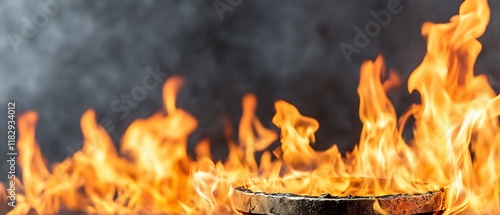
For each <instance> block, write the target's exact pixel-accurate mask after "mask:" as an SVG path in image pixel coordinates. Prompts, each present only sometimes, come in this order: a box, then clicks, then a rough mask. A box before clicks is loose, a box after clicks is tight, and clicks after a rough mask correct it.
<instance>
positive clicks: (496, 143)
mask: <svg viewBox="0 0 500 215" xmlns="http://www.w3.org/2000/svg"><path fill="white" fill-rule="evenodd" d="M489 16H490V10H489V7H488V4H487V1H486V0H466V1H464V3H463V4H462V5H461V7H460V11H459V14H458V15H456V16H454V17H452V18H451V20H450V22H449V23H444V24H435V23H425V24H424V25H423V27H422V34H423V36H425V37H426V38H427V51H428V53H427V54H426V56H425V57H424V59H423V61H422V63H421V64H420V66H418V67H417V68H416V69H415V71H414V72H413V73H412V74H411V76H410V78H409V80H408V90H409V91H410V92H413V91H417V92H418V93H419V94H420V96H421V102H420V103H418V104H413V105H412V106H411V107H410V108H409V109H408V111H407V112H406V113H404V114H403V115H402V116H400V117H399V118H398V116H397V114H396V111H395V109H394V107H393V106H392V104H391V102H390V100H389V98H388V97H387V95H386V92H387V91H389V90H391V89H392V88H395V87H397V86H400V85H401V84H402V83H403V81H402V80H401V79H400V77H399V76H398V75H397V73H396V72H395V71H394V70H391V69H388V68H385V65H384V59H383V57H382V56H379V57H378V58H377V59H376V60H374V61H366V62H364V63H363V64H362V66H361V75H360V82H359V86H358V89H357V91H358V94H359V99H360V107H359V117H360V120H361V122H362V124H363V128H362V131H361V135H360V139H359V143H358V144H357V145H356V147H355V148H354V150H353V151H351V152H349V153H347V154H346V155H345V156H342V154H341V153H340V152H339V150H338V148H337V146H336V145H333V146H332V147H331V148H330V149H328V150H326V151H321V152H320V151H316V150H314V149H313V148H312V147H311V144H313V143H314V142H315V136H314V134H315V132H316V131H317V130H318V129H319V123H318V121H317V120H315V119H313V118H311V117H307V116H304V115H302V114H301V113H300V112H299V110H298V109H297V108H296V107H295V106H293V105H292V104H289V103H287V102H286V101H283V100H280V101H277V102H276V103H275V109H276V115H275V116H274V117H273V119H272V122H273V123H274V124H275V125H276V126H277V127H278V128H279V129H280V142H281V145H280V146H279V147H278V148H275V149H271V148H270V146H271V144H272V143H273V142H274V141H275V140H276V139H277V137H278V135H277V133H276V132H274V131H272V130H270V129H267V128H265V127H264V126H263V125H262V123H261V122H260V121H259V119H258V118H257V116H256V115H255V110H256V108H257V98H256V97H255V96H254V95H253V94H248V95H245V96H244V97H243V100H242V106H243V113H242V116H241V120H240V124H239V131H238V141H236V142H235V141H233V140H232V136H233V135H232V131H231V125H230V124H229V123H226V128H225V135H226V137H227V145H228V148H229V154H228V156H227V159H226V160H223V161H217V160H213V158H212V156H211V153H210V142H209V141H208V139H203V140H202V141H201V142H200V143H198V144H197V146H196V148H195V153H196V156H195V158H192V157H191V156H190V155H188V153H187V151H186V148H187V143H188V137H189V135H190V134H191V133H192V132H193V131H194V130H195V129H196V127H197V121H196V119H195V118H194V117H193V116H191V115H190V114H189V113H188V112H186V111H184V110H182V109H180V108H177V107H176V95H177V92H178V91H179V90H180V87H181V86H182V84H183V82H184V81H183V79H182V78H180V77H177V76H176V77H171V78H169V79H168V80H167V82H166V83H165V85H164V88H163V94H164V108H165V109H164V111H162V112H158V113H156V114H154V115H152V116H151V117H149V118H146V119H138V120H136V121H134V122H133V123H132V124H131V125H130V126H129V128H128V129H127V131H126V132H125V134H124V136H123V139H122V141H121V143H120V147H119V150H117V149H116V148H115V146H114V144H113V142H112V141H111V139H110V137H109V135H108V134H107V133H106V131H105V130H104V128H102V127H101V126H100V125H98V124H97V123H96V119H95V118H96V116H95V112H94V111H93V110H92V109H91V110H88V111H86V112H85V113H84V114H83V116H82V119H81V128H82V133H83V136H84V144H83V147H82V149H81V150H80V151H78V152H76V153H75V154H74V155H72V156H70V157H68V158H67V159H66V160H64V161H63V162H61V163H58V164H55V165H54V166H53V167H52V168H49V167H48V166H47V165H46V163H45V160H44V158H43V156H42V154H41V151H40V148H39V147H38V145H37V143H36V140H35V124H36V122H37V114H36V113H35V112H28V113H25V114H23V115H22V116H21V117H20V118H19V123H18V124H19V132H20V134H21V135H20V138H19V140H18V143H17V144H18V149H19V157H18V160H19V165H20V167H21V169H22V184H21V183H20V182H18V183H16V185H17V186H18V187H17V190H18V191H19V192H18V193H17V194H16V199H17V206H16V207H15V208H14V209H12V210H11V211H10V212H9V214H28V213H38V214H56V213H61V212H64V211H75V212H85V213H90V214H96V213H99V214H102V213H105V214H106V213H109V214H144V213H146V214H148V213H163V214H165V213H166V214H171V213H174V214H223V213H238V212H236V211H235V209H234V205H233V203H232V198H231V197H232V192H233V189H234V188H235V187H236V186H240V185H244V184H247V185H248V186H249V188H250V189H252V190H253V191H262V192H286V193H294V194H299V195H321V194H323V193H329V194H330V195H333V196H346V195H356V196H373V195H387V194H400V193H406V194H417V193H425V192H428V191H434V190H438V189H441V188H446V190H447V193H448V195H447V198H448V199H447V201H446V202H447V205H446V208H447V209H446V211H445V212H444V213H445V214H457V213H480V214H481V213H482V214H496V213H500V124H499V119H498V117H499V115H500V96H497V95H496V94H495V92H494V91H493V90H492V88H491V87H490V85H489V84H488V81H487V78H486V77H485V76H482V75H475V74H474V70H473V68H474V63H475V60H476V59H477V56H478V54H479V52H480V51H481V44H480V43H479V42H478V40H477V38H478V37H480V36H481V35H482V34H483V33H484V31H485V29H486V26H487V24H488V21H489ZM386 71H389V73H388V76H387V77H386V74H385V73H386ZM382 79H386V80H384V81H382ZM410 117H412V118H414V119H415V123H414V124H413V138H412V139H411V140H410V141H407V140H406V139H405V138H404V136H403V130H404V128H405V127H406V124H407V121H408V119H409V118H410ZM257 152H262V153H261V157H260V159H259V158H258V157H257V156H256V155H257V154H260V153H257ZM257 160H259V162H257ZM0 186H1V184H0ZM0 190H2V192H1V193H0V201H2V202H5V201H7V198H6V195H7V194H6V193H5V191H4V188H2V189H0ZM373 207H374V210H375V211H377V212H380V213H381V214H385V213H388V212H386V211H383V209H382V208H381V207H380V205H379V204H378V202H375V204H374V205H373ZM389 213H390V212H389Z"/></svg>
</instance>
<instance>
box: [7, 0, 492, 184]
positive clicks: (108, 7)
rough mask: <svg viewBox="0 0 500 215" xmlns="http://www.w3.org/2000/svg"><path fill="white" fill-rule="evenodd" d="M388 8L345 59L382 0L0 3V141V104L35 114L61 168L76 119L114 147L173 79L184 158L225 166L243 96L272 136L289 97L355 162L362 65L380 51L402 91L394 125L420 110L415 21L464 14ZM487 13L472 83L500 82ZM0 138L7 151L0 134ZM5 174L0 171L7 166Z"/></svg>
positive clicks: (422, 2)
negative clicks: (186, 121)
mask: <svg viewBox="0 0 500 215" xmlns="http://www.w3.org/2000/svg"><path fill="white" fill-rule="evenodd" d="M391 1H392V2H394V1H396V2H398V3H400V4H401V5H400V7H401V8H402V11H401V12H400V13H398V14H392V17H391V20H390V22H389V23H388V24H387V25H386V26H385V27H381V30H380V33H378V34H377V35H376V36H374V37H372V38H371V40H370V42H369V43H368V45H367V47H364V48H361V49H360V51H359V53H354V54H352V55H350V60H348V59H347V58H346V57H345V55H344V54H343V52H342V49H341V48H340V44H341V43H342V42H345V43H348V44H354V37H355V36H356V31H355V30H354V28H355V27H359V28H361V29H364V27H365V25H366V24H367V23H368V22H370V21H373V20H375V18H374V17H373V16H372V14H371V13H370V12H371V11H374V12H379V11H381V10H387V7H388V3H389V1H388V0H371V1H353V0H336V1H295V0H292V1H286V2H285V1H265V0H252V1H249V0H216V1H180V0H178V1H173V0H168V1H159V0H158V1H154V0H144V1H140V2H139V1H133V0H126V1H125V0H124V1H72V0H58V1H56V0H0V36H1V37H0V56H1V57H0V92H1V95H0V104H2V107H4V108H5V109H4V110H2V111H0V112H1V115H0V116H1V117H2V118H1V119H2V120H3V122H4V123H0V130H1V131H6V129H7V128H6V123H5V122H6V121H7V119H6V113H7V108H6V106H7V105H6V104H7V102H8V101H15V102H16V103H17V111H18V113H22V112H26V111H28V110H34V111H36V112H38V113H39V123H38V126H37V134H36V136H37V139H38V142H39V145H40V146H41V149H42V152H43V154H44V155H45V156H46V157H47V159H48V161H49V162H59V161H62V160H63V159H64V158H65V157H67V156H69V155H71V154H72V153H74V151H76V150H78V149H79V148H80V147H81V145H80V144H81V141H82V134H81V130H80V124H79V121H80V117H81V115H82V114H83V113H84V111H85V110H87V109H89V108H94V109H95V110H96V112H97V115H98V121H100V122H104V123H107V125H108V128H109V129H108V130H109V133H110V135H111V137H112V138H113V140H114V142H115V144H116V145H118V143H119V141H120V137H121V136H122V134H123V133H124V131H125V129H126V128H127V126H128V125H129V124H130V123H131V122H132V121H133V120H134V119H137V118H143V117H148V116H150V115H151V114H153V113H155V112H157V111H159V110H160V109H161V108H162V98H161V90H162V87H161V85H162V84H163V81H164V80H166V78H167V77H168V76H171V75H181V76H183V77H184V78H185V79H186V83H185V85H184V87H183V88H182V90H181V91H180V93H179V96H178V100H177V106H178V107H180V108H182V109H185V110H187V111H188V112H190V113H192V114H193V115H194V116H195V117H196V118H197V119H198V122H199V123H198V129H197V130H196V131H195V132H194V133H193V134H192V135H191V137H190V139H189V146H190V148H189V151H190V152H192V151H193V146H194V145H196V143H197V142H199V141H200V140H201V139H202V138H210V140H211V142H212V150H213V153H214V154H215V156H216V158H219V159H223V157H224V155H225V154H226V153H227V148H226V145H225V140H224V136H223V132H222V128H223V126H224V123H223V120H222V119H223V118H227V119H228V120H229V121H230V122H231V124H232V126H233V130H234V131H237V127H238V122H239V118H240V115H241V112H242V110H241V98H242V96H243V95H245V94H246V93H255V94H256V95H257V97H258V110H257V116H258V117H259V118H260V119H261V121H262V124H263V125H264V126H266V127H268V128H272V129H275V130H277V129H276V128H275V127H273V125H272V123H271V118H272V116H273V114H274V108H273V103H274V101H276V100H278V99H284V100H286V101H288V102H290V103H292V104H294V105H295V106H297V108H298V109H299V110H300V111H301V113H302V114H304V115H307V116H311V117H313V118H315V119H317V120H318V121H319V123H320V129H319V131H318V132H317V142H316V144H315V145H314V147H315V148H316V149H318V150H324V149H326V148H329V147H330V146H331V145H332V144H337V145H338V146H339V148H340V150H341V151H342V152H346V151H350V150H351V149H352V148H353V146H354V144H356V142H357V141H358V139H359V134H360V130H361V123H360V121H359V118H358V105H359V101H358V99H359V98H358V96H357V93H356V88H357V85H358V79H359V68H360V65H361V63H362V62H363V61H365V60H368V59H374V58H375V57H376V56H377V55H378V54H379V53H383V54H384V56H385V58H386V61H387V64H388V66H389V67H391V68H394V69H396V70H397V71H398V72H399V74H400V75H401V78H402V79H403V81H404V82H403V84H402V86H401V87H400V88H398V89H396V90H393V91H391V94H390V95H389V96H390V98H391V100H392V101H393V104H394V105H395V107H396V109H397V111H398V114H402V113H403V112H404V111H405V110H406V109H407V108H408V107H409V105H410V104H411V103H412V102H414V101H416V100H417V99H418V95H415V94H413V95H411V94H409V93H408V92H407V90H406V80H407V78H408V76H409V74H410V72H411V71H412V70H413V69H415V67H416V66H417V65H418V64H419V63H420V62H421V60H422V58H423V56H424V54H425V52H426V48H425V40H424V38H422V37H421V34H420V29H421V25H422V23H423V22H425V21H432V22H447V21H448V20H449V19H450V17H451V16H453V15H455V14H457V13H458V8H459V5H460V4H461V3H462V1H459V0H441V1H435V0H419V1H411V0H401V1H399V0H391ZM489 3H490V7H491V10H492V15H491V21H490V24H489V27H488V29H487V31H486V33H485V35H484V36H483V37H482V38H481V39H480V41H481V42H482V43H483V50H482V52H481V54H480V56H479V59H478V62H477V65H476V71H477V73H483V74H487V75H488V76H489V77H490V78H491V79H492V82H500V81H499V80H500V78H498V77H500V68H499V67H498V62H500V43H499V42H498V41H499V38H500V2H499V1H493V0H491V1H489ZM349 61H350V62H349ZM145 79H148V82H147V83H148V84H147V85H144V80H145ZM493 84H498V83H493ZM141 86H142V87H143V88H142V89H146V90H141V89H140V88H141ZM146 87H147V88H146ZM497 90H498V86H497ZM127 99H128V101H129V102H128V103H127ZM18 116H19V114H18ZM235 135H236V132H235ZM0 137H1V138H2V140H6V132H0ZM235 138H236V136H235ZM3 142H4V145H2V146H1V147H0V153H1V156H0V157H2V160H3V157H4V155H5V154H6V151H7V143H6V141H3ZM0 170H1V171H0V172H6V170H7V163H6V162H1V163H0ZM6 176H7V174H6V173H5V174H3V173H2V174H1V175H0V181H5V180H6Z"/></svg>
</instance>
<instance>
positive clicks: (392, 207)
mask: <svg viewBox="0 0 500 215" xmlns="http://www.w3.org/2000/svg"><path fill="white" fill-rule="evenodd" d="M247 187H248V186H240V187H237V188H235V190H234V193H233V202H234V206H235V207H236V209H237V210H238V211H239V212H241V213H243V214H287V215H293V214H379V212H377V211H376V210H375V209H374V204H375V203H376V202H377V203H378V204H379V206H380V208H381V209H382V210H384V211H386V212H387V213H388V214H395V215H399V214H438V213H440V212H442V211H444V210H445V208H446V190H445V189H444V188H442V189H440V190H436V191H430V192H427V193H422V194H412V195H410V194H398V195H385V196H331V195H328V194H324V195H321V196H303V195H296V194H285V193H264V192H253V191H252V190H249V189H247Z"/></svg>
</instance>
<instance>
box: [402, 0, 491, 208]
mask: <svg viewBox="0 0 500 215" xmlns="http://www.w3.org/2000/svg"><path fill="white" fill-rule="evenodd" d="M489 17H490V10H489V7H488V4H487V1H486V0H466V1H465V2H464V3H463V4H462V5H461V7H460V14H459V15H457V16H454V17H452V18H451V22H450V23H447V24H434V23H425V24H424V25H423V27H422V33H423V35H424V36H426V37H427V40H428V42H427V44H428V45H427V51H428V53H427V55H426V56H425V58H424V60H423V62H422V63H421V65H420V66H419V67H418V68H417V69H416V70H415V71H414V72H413V73H412V75H411V76H410V79H409V81H408V89H409V90H410V91H413V90H417V91H418V92H419V93H420V94H421V97H422V103H421V104H420V105H415V106H414V107H413V108H412V109H410V111H409V113H411V114H413V116H414V117H415V119H416V123H415V130H414V135H415V139H414V140H413V142H412V145H413V147H414V148H415V151H416V152H417V153H418V156H419V157H420V159H419V160H418V162H417V166H418V169H417V170H418V173H419V175H420V177H421V178H422V179H424V180H426V181H433V182H436V183H438V184H440V185H441V186H447V185H449V186H450V192H449V202H450V203H451V205H450V206H449V210H448V211H449V212H452V213H455V212H460V211H462V210H464V209H465V208H466V207H467V205H468V206H469V210H472V211H475V212H481V213H493V211H492V210H493V209H496V210H497V213H498V212H499V211H498V209H499V208H498V205H500V202H499V199H500V195H499V189H500V186H499V185H500V181H499V178H498V177H499V170H500V169H499V168H500V156H499V155H500V154H499V153H498V152H499V147H500V144H499V143H500V139H499V138H500V128H499V127H498V118H497V116H498V113H499V109H500V105H499V103H498V100H499V98H498V97H497V98H495V93H494V91H493V90H492V89H491V87H490V86H489V84H488V81H487V79H486V77H485V76H475V75H474V70H473V67H474V63H475V60H476V58H477V56H478V54H479V52H480V50H481V44H480V43H479V41H477V38H478V37H480V36H481V35H482V34H483V33H484V31H485V29H486V26H487V24H488V21H489ZM469 144H470V146H471V148H472V151H473V152H474V155H475V156H474V159H475V160H474V162H472V160H471V159H472V158H471V153H470V152H469ZM473 163H474V164H473Z"/></svg>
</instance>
